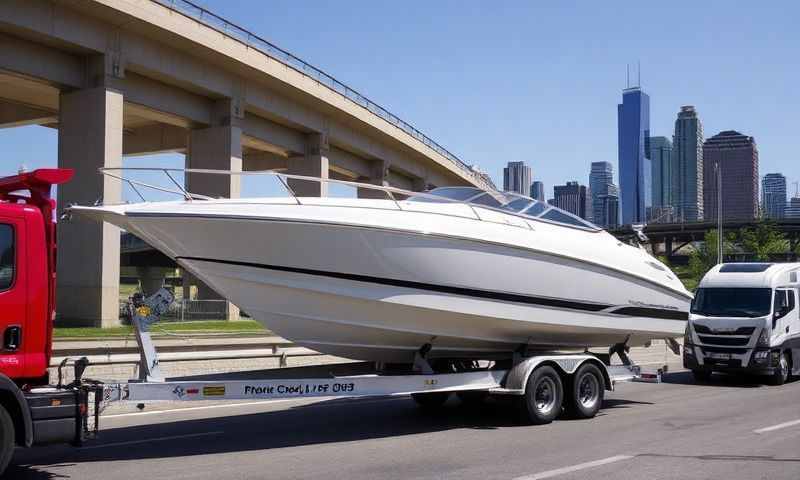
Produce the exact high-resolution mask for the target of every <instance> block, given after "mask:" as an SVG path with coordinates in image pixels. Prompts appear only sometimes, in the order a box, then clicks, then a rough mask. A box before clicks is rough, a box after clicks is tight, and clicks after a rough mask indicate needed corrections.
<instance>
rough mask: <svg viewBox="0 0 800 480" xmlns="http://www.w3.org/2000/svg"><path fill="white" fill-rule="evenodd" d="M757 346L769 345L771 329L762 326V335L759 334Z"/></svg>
mask: <svg viewBox="0 0 800 480" xmlns="http://www.w3.org/2000/svg"><path fill="white" fill-rule="evenodd" d="M756 346H757V347H769V329H767V328H762V329H761V335H759V336H758V342H756Z"/></svg>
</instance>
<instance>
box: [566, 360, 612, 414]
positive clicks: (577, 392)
mask: <svg viewBox="0 0 800 480" xmlns="http://www.w3.org/2000/svg"><path fill="white" fill-rule="evenodd" d="M566 390H567V394H566V399H565V403H566V406H567V410H568V411H569V413H570V415H571V416H572V417H574V418H592V417H594V416H595V415H597V412H599V411H600V407H602V406H603V395H604V393H605V380H604V378H603V372H601V371H600V369H599V368H597V365H593V364H591V363H584V364H583V365H581V367H580V368H578V370H577V371H576V372H575V373H574V374H573V375H572V376H571V377H570V382H569V383H568V384H567V389H566Z"/></svg>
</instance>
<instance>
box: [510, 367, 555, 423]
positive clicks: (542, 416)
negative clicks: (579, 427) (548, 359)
mask: <svg viewBox="0 0 800 480" xmlns="http://www.w3.org/2000/svg"><path fill="white" fill-rule="evenodd" d="M516 400H517V402H518V403H517V407H518V411H519V414H520V420H521V421H522V422H523V423H527V424H532V425H543V424H546V423H550V422H552V421H553V420H555V419H556V417H558V415H559V414H560V413H561V406H562V403H563V400H564V387H563V385H562V383H561V377H560V376H559V375H558V372H556V370H555V369H554V368H553V367H551V366H549V365H542V366H540V367H537V368H536V369H535V370H534V371H533V372H532V373H531V376H530V377H528V382H527V383H526V384H525V394H524V395H522V396H521V397H519V398H517V399H516Z"/></svg>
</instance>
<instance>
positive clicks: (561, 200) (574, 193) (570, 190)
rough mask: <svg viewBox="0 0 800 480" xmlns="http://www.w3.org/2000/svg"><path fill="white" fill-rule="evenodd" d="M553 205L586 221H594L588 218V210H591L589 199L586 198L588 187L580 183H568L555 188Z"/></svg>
mask: <svg viewBox="0 0 800 480" xmlns="http://www.w3.org/2000/svg"><path fill="white" fill-rule="evenodd" d="M553 196H554V197H555V198H554V199H553V205H554V206H556V207H558V208H560V209H561V210H566V211H567V212H569V213H572V214H575V215H577V216H579V217H581V218H582V219H584V220H589V221H592V220H591V219H590V218H587V210H588V209H590V208H591V206H590V203H589V198H588V197H587V196H586V186H584V185H580V184H578V182H567V184H566V185H556V186H554V187H553Z"/></svg>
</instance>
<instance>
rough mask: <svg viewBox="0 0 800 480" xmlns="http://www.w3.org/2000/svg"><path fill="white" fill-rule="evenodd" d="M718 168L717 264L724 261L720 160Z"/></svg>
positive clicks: (717, 164) (716, 164) (716, 165)
mask: <svg viewBox="0 0 800 480" xmlns="http://www.w3.org/2000/svg"><path fill="white" fill-rule="evenodd" d="M714 165H715V167H716V170H717V264H720V263H722V166H721V165H720V162H719V160H717V161H716V163H715V164H714Z"/></svg>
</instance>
